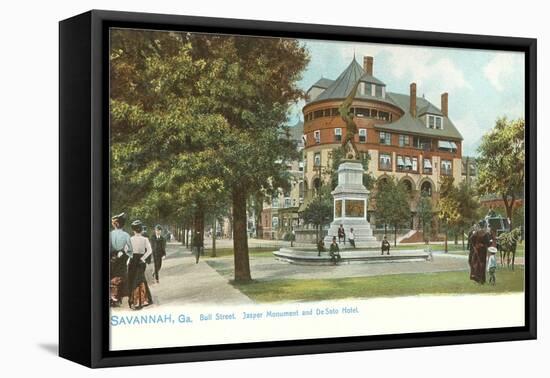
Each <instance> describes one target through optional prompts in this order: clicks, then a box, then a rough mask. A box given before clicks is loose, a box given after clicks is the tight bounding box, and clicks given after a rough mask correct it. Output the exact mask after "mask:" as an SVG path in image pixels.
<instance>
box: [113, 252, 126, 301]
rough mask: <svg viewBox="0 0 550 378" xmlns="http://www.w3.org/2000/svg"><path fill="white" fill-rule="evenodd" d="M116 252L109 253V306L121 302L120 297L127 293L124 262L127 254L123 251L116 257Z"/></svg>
mask: <svg viewBox="0 0 550 378" xmlns="http://www.w3.org/2000/svg"><path fill="white" fill-rule="evenodd" d="M117 254H118V253H117V252H113V254H112V255H111V264H110V272H109V273H110V274H109V279H110V295H111V298H110V303H111V306H119V305H120V304H121V303H122V298H123V297H126V296H127V295H128V272H127V268H126V262H127V260H128V256H127V255H126V254H125V253H123V254H122V256H120V257H118V256H117Z"/></svg>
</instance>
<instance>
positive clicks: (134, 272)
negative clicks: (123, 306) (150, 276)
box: [128, 220, 153, 310]
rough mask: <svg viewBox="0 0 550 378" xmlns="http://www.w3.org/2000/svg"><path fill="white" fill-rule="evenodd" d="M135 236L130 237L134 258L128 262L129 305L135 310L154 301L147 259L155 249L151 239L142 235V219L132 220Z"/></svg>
mask: <svg viewBox="0 0 550 378" xmlns="http://www.w3.org/2000/svg"><path fill="white" fill-rule="evenodd" d="M132 230H133V231H134V236H132V237H131V238H130V242H131V243H132V251H133V253H132V258H131V259H130V261H129V263H128V288H129V297H128V305H129V306H130V308H131V309H133V310H139V309H141V308H142V307H145V306H149V305H150V304H152V303H153V298H152V297H151V291H150V290H149V286H148V285H147V280H146V279H145V266H146V264H145V260H146V259H147V258H148V257H149V256H150V255H151V253H152V252H153V249H152V248H151V243H149V239H148V238H146V237H144V236H143V235H142V232H143V223H141V221H140V220H135V221H133V222H132Z"/></svg>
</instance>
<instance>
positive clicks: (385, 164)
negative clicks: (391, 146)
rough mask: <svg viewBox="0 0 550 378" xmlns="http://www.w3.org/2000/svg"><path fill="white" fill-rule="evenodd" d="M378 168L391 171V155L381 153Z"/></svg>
mask: <svg viewBox="0 0 550 378" xmlns="http://www.w3.org/2000/svg"><path fill="white" fill-rule="evenodd" d="M379 169H383V170H386V171H391V170H392V166H391V155H390V154H387V153H381V154H380V157H379Z"/></svg>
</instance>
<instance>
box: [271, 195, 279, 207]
mask: <svg viewBox="0 0 550 378" xmlns="http://www.w3.org/2000/svg"><path fill="white" fill-rule="evenodd" d="M271 207H274V208H277V207H279V197H273V199H272V200H271Z"/></svg>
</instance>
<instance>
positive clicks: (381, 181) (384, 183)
mask: <svg viewBox="0 0 550 378" xmlns="http://www.w3.org/2000/svg"><path fill="white" fill-rule="evenodd" d="M387 183H388V179H387V178H386V177H382V178H381V179H379V180H378V182H377V183H376V186H377V187H378V188H380V187H382V186H384V185H386V184H387Z"/></svg>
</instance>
